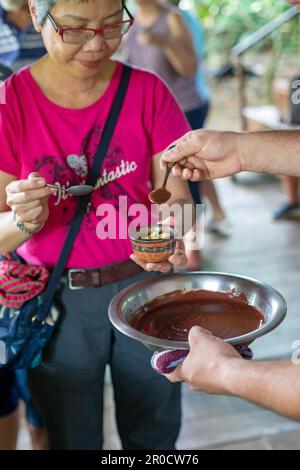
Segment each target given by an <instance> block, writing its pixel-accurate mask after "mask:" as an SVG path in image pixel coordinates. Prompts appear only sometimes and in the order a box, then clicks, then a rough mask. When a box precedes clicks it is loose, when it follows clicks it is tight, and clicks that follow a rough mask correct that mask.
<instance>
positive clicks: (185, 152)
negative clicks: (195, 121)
mask: <svg viewBox="0 0 300 470" xmlns="http://www.w3.org/2000/svg"><path fill="white" fill-rule="evenodd" d="M243 137H244V135H243V134H239V133H236V132H215V131H205V130H198V131H191V132H188V133H187V134H186V135H184V136H183V137H182V138H181V139H178V140H177V141H175V142H173V145H175V148H173V149H172V150H169V151H165V152H164V153H163V154H162V157H161V168H162V169H164V168H165V166H166V165H167V163H169V162H175V163H176V165H175V166H174V168H173V170H172V173H173V175H174V176H179V177H181V178H182V179H183V180H190V181H201V180H205V179H214V178H223V177H225V176H229V175H232V174H235V173H238V172H240V171H243V169H244V168H243V164H242V161H241V159H240V157H239V147H240V145H245V143H246V142H244V140H242V138H243ZM244 139H245V140H246V138H245V137H244ZM241 140H242V142H241Z"/></svg>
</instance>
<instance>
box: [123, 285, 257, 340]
mask: <svg viewBox="0 0 300 470" xmlns="http://www.w3.org/2000/svg"><path fill="white" fill-rule="evenodd" d="M263 322H264V316H263V315H262V313H261V312H260V311H259V310H257V309H256V308H255V307H252V306H251V305H249V304H248V302H247V299H246V297H245V296H244V295H243V294H241V295H238V296H237V295H234V294H230V293H228V294H227V293H222V292H209V291H205V290H197V291H192V292H187V293H185V292H182V291H174V292H171V293H169V294H166V295H164V296H161V297H157V298H156V299H154V300H153V301H152V302H150V303H148V304H146V305H144V306H143V307H142V308H140V309H139V310H138V311H137V312H136V313H135V314H134V315H133V317H132V319H131V321H130V324H131V325H132V326H133V328H135V329H136V330H139V331H140V332H142V333H145V334H147V335H150V336H153V337H155V338H162V339H169V340H173V341H175V340H176V341H187V339H188V333H189V331H190V329H191V328H192V327H193V326H201V327H202V328H205V329H206V330H209V331H211V332H212V333H213V334H214V335H215V336H217V337H219V338H222V339H228V338H234V337H236V336H240V335H243V334H246V333H250V332H251V331H254V330H256V329H257V328H259V327H260V326H261V325H262V324H263Z"/></svg>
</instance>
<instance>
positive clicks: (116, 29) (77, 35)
mask: <svg viewBox="0 0 300 470" xmlns="http://www.w3.org/2000/svg"><path fill="white" fill-rule="evenodd" d="M124 10H125V12H126V13H127V15H128V16H129V19H128V20H124V21H119V22H118V23H111V24H107V25H105V26H104V27H103V28H99V29H91V28H61V27H60V26H59V24H58V23H57V22H56V21H55V19H54V18H53V16H52V15H51V14H50V13H47V17H48V18H49V20H50V23H51V24H52V26H53V28H54V29H55V31H56V32H57V33H58V34H59V35H60V37H61V38H62V40H63V42H64V43H65V44H73V45H76V44H77V45H78V44H85V43H86V42H89V41H92V40H93V39H94V37H95V36H96V34H101V35H102V37H103V38H104V39H118V38H120V37H121V36H124V34H126V33H127V32H128V30H129V28H130V26H132V24H133V22H134V18H133V16H132V14H131V13H130V11H129V10H128V8H127V7H126V6H125V5H124Z"/></svg>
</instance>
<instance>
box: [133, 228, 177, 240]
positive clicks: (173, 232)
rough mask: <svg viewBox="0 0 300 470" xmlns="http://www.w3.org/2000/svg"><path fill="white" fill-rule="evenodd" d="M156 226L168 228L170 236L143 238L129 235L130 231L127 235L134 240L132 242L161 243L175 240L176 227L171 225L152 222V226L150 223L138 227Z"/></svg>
mask: <svg viewBox="0 0 300 470" xmlns="http://www.w3.org/2000/svg"><path fill="white" fill-rule="evenodd" d="M158 226H161V227H166V228H167V229H168V230H170V232H171V236H170V237H168V238H159V239H154V240H143V239H141V238H136V237H133V236H131V235H130V232H129V233H128V235H129V239H130V240H131V241H132V242H134V243H143V244H149V243H151V244H152V243H154V244H156V243H163V242H170V241H173V240H175V239H176V238H175V236H176V232H177V231H176V228H175V227H172V226H170V225H166V224H154V225H153V226H152V225H142V226H141V227H140V230H142V229H143V228H149V227H153V228H154V227H158Z"/></svg>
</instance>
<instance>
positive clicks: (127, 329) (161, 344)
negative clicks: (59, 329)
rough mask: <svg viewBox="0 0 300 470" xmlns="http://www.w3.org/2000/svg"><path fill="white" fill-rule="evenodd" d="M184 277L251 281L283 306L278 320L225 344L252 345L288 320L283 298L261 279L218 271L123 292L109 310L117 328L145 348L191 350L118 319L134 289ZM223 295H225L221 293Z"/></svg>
mask: <svg viewBox="0 0 300 470" xmlns="http://www.w3.org/2000/svg"><path fill="white" fill-rule="evenodd" d="M182 275H185V276H195V275H201V276H205V275H206V276H207V275H209V276H223V277H226V278H228V279H230V278H234V279H237V278H238V279H242V280H245V281H250V282H252V283H254V284H256V285H258V286H260V287H264V288H265V289H267V290H269V291H271V292H272V295H273V296H274V298H276V299H277V301H278V303H279V304H280V305H281V309H280V312H279V313H278V314H277V316H276V317H275V318H273V319H272V320H271V321H269V322H268V323H266V324H263V325H262V326H261V327H259V328H257V329H256V330H254V331H251V332H250V333H246V334H244V335H240V336H236V337H233V338H228V339H225V340H224V341H225V343H229V344H232V345H234V344H245V343H246V344H250V343H252V342H253V341H254V340H256V339H258V338H260V337H262V336H264V335H266V334H267V333H270V332H271V331H273V330H274V329H275V328H277V327H278V326H279V325H280V324H281V323H282V322H283V320H284V319H285V317H286V315H287V303H286V301H285V299H284V298H283V296H282V295H281V294H280V293H279V292H278V291H277V290H276V289H274V288H273V287H271V286H270V285H269V284H267V283H265V282H263V281H259V280H257V279H254V278H252V277H248V276H242V275H239V274H232V273H230V274H229V273H224V272H214V271H187V272H183V273H175V274H171V275H170V274H166V275H162V276H159V277H157V278H151V279H144V280H140V281H136V282H134V283H133V284H131V285H130V286H128V287H126V288H125V289H123V290H121V291H120V292H119V293H118V294H117V295H116V296H115V297H114V298H113V299H112V300H111V302H110V304H109V308H108V316H109V319H110V321H111V323H112V324H113V326H114V327H115V328H116V329H117V330H118V331H120V332H121V333H123V334H125V335H126V336H128V337H130V338H131V339H134V340H137V341H140V342H141V343H144V344H145V345H148V346H155V347H157V348H158V349H170V350H172V349H182V350H189V349H190V347H189V343H188V341H172V340H168V339H162V338H156V337H154V336H150V335H146V334H145V333H141V332H140V331H138V330H136V329H135V328H133V327H132V326H131V325H129V323H127V322H125V321H124V320H123V319H122V320H120V317H119V315H118V313H117V312H118V307H119V305H120V303H121V301H122V299H123V298H124V297H125V296H126V294H127V293H128V292H130V291H131V290H132V288H135V289H137V290H138V288H139V286H143V287H146V286H147V285H148V284H153V282H154V283H159V282H160V281H161V280H162V279H166V278H172V279H175V278H176V277H181V276H182ZM219 292H222V291H219Z"/></svg>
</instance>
